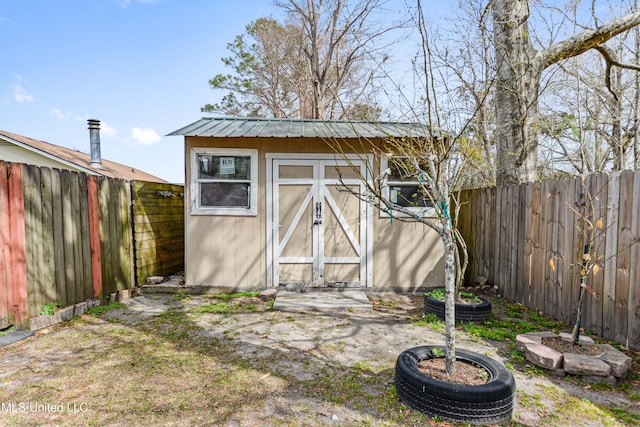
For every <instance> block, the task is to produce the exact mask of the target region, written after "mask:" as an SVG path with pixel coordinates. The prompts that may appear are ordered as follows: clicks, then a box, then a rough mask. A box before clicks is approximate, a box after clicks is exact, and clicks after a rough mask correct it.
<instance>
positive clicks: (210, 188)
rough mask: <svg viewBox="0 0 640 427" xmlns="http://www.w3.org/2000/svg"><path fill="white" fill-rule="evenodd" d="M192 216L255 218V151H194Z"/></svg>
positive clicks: (256, 177)
mask: <svg viewBox="0 0 640 427" xmlns="http://www.w3.org/2000/svg"><path fill="white" fill-rule="evenodd" d="M191 192H192V194H191V206H192V209H191V213H193V214H203V215H207V214H209V215H257V213H258V208H257V206H258V150H248V149H230V148H193V149H192V150H191Z"/></svg>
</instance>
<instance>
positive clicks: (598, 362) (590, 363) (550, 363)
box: [516, 332, 631, 384]
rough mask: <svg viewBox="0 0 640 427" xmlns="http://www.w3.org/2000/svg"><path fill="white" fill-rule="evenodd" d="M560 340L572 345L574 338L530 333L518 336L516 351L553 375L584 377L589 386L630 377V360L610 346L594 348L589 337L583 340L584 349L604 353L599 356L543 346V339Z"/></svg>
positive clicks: (567, 335)
mask: <svg viewBox="0 0 640 427" xmlns="http://www.w3.org/2000/svg"><path fill="white" fill-rule="evenodd" d="M551 338H560V339H562V340H563V341H568V342H571V341H572V340H571V334H568V333H565V332H563V333H560V334H555V333H553V332H529V333H526V334H520V335H518V336H516V348H517V349H518V350H520V351H522V352H524V354H525V358H526V359H527V360H528V361H529V362H531V363H533V364H534V365H536V366H538V367H540V368H543V369H546V370H547V371H549V373H550V374H552V375H557V376H564V375H566V374H571V375H581V376H582V377H583V378H584V379H585V380H587V381H589V382H605V383H609V384H616V383H617V382H618V381H619V380H620V379H622V378H625V377H626V376H627V372H628V371H629V369H631V358H630V357H629V356H627V355H626V354H624V353H622V352H621V351H619V350H617V349H616V348H615V347H613V346H611V345H609V344H595V343H594V341H593V340H592V339H591V338H590V337H587V336H583V335H581V336H580V344H581V345H592V346H596V347H598V348H599V349H600V350H602V352H603V354H601V355H600V356H588V355H582V354H575V353H560V352H558V351H556V350H554V349H552V348H551V347H548V346H546V345H544V344H543V343H542V342H543V340H544V339H551Z"/></svg>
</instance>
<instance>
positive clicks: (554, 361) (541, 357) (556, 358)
mask: <svg viewBox="0 0 640 427" xmlns="http://www.w3.org/2000/svg"><path fill="white" fill-rule="evenodd" d="M524 355H525V358H526V359H527V360H528V361H529V362H531V363H533V364H534V365H536V366H539V367H541V368H545V369H560V368H561V367H562V353H559V352H557V351H555V350H554V349H552V348H549V347H547V346H546V345H542V344H529V345H527V346H526V347H525V353H524Z"/></svg>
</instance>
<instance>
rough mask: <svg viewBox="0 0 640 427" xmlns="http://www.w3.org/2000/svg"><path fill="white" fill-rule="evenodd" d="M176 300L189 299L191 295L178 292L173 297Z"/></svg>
mask: <svg viewBox="0 0 640 427" xmlns="http://www.w3.org/2000/svg"><path fill="white" fill-rule="evenodd" d="M173 300H174V301H189V300H191V295H189V294H187V293H184V294H176V295H175V296H174V297H173Z"/></svg>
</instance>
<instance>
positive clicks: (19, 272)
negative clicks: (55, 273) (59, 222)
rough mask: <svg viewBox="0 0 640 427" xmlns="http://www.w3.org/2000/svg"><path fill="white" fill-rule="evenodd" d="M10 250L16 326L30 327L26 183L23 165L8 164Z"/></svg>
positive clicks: (20, 327) (19, 327)
mask: <svg viewBox="0 0 640 427" xmlns="http://www.w3.org/2000/svg"><path fill="white" fill-rule="evenodd" d="M7 172H8V184H9V230H10V231H9V235H10V242H9V253H10V257H11V285H10V286H11V291H12V292H11V294H12V295H13V298H12V299H13V315H14V326H15V328H16V329H28V327H29V303H28V295H27V244H26V232H25V225H24V186H23V180H22V165H15V164H9V165H8V168H7Z"/></svg>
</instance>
